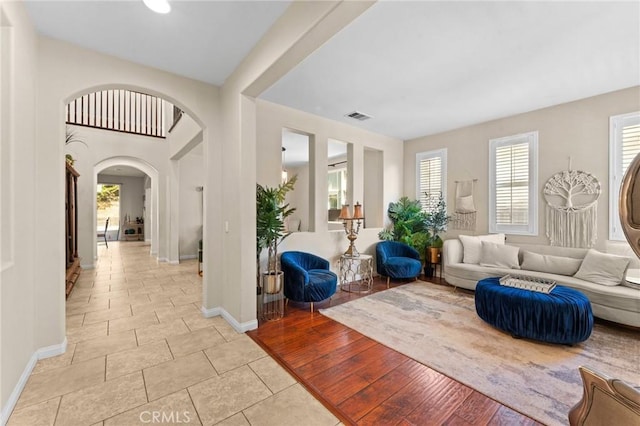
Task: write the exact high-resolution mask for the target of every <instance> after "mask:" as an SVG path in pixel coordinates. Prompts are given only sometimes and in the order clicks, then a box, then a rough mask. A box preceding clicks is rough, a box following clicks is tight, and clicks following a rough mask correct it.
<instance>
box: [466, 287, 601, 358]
mask: <svg viewBox="0 0 640 426" xmlns="http://www.w3.org/2000/svg"><path fill="white" fill-rule="evenodd" d="M475 301H476V312H477V313H478V316H479V317H480V318H482V319H483V320H484V321H486V322H488V323H489V324H491V325H492V326H494V327H496V328H498V329H500V330H503V331H506V332H507V333H510V334H511V335H512V336H514V337H518V338H527V339H534V340H540V341H543V342H548V343H559V344H565V345H573V344H575V343H579V342H582V341H584V340H587V339H588V338H589V336H590V335H591V331H592V329H593V314H592V312H591V303H590V302H589V299H587V296H585V295H584V294H582V293H580V292H579V291H576V290H573V289H570V288H568V287H563V286H560V285H556V287H555V288H554V289H553V290H551V292H550V293H548V294H547V293H540V292H536V291H530V290H522V289H519V288H514V287H507V286H502V285H500V282H499V278H485V279H483V280H481V281H478V284H477V285H476V294H475Z"/></svg>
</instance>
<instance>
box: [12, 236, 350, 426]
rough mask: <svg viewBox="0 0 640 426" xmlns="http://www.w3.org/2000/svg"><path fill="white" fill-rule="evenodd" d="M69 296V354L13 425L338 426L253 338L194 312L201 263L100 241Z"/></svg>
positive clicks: (44, 374) (39, 383)
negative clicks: (90, 266)
mask: <svg viewBox="0 0 640 426" xmlns="http://www.w3.org/2000/svg"><path fill="white" fill-rule="evenodd" d="M98 252H99V260H98V262H97V267H96V269H95V270H84V271H83V272H82V274H81V275H80V278H79V279H78V282H77V283H76V287H75V289H74V290H73V292H72V293H71V296H70V297H69V299H68V300H67V340H68V347H67V352H66V353H65V354H63V355H60V356H57V357H53V358H48V359H44V360H40V361H38V363H37V365H36V367H35V368H34V370H33V372H32V374H31V376H30V377H29V380H28V382H27V384H26V386H25V388H24V390H23V392H22V395H21V396H20V399H19V400H18V403H17V404H16V407H15V409H14V411H13V414H12V415H11V417H10V419H9V423H8V424H9V425H10V426H15V425H25V426H35V425H72V426H76V425H104V426H111V425H114V426H126V425H140V424H172V423H174V424H197V425H199V424H203V425H213V424H220V425H301V424H304V425H336V424H339V421H338V419H337V418H336V417H334V416H333V415H332V414H331V413H330V412H329V411H328V410H327V409H326V408H325V407H324V406H323V405H322V404H321V403H320V402H318V401H317V400H316V399H314V398H313V397H312V396H311V395H310V394H309V393H308V392H307V391H306V390H305V389H304V388H303V387H302V386H301V385H300V384H298V383H296V381H295V380H294V379H293V378H292V377H291V376H290V375H289V374H288V373H287V372H286V371H285V370H284V369H283V368H282V367H280V365H278V364H277V363H276V362H275V361H274V360H273V359H271V358H270V357H269V356H268V355H267V354H266V353H265V352H264V351H263V350H262V349H261V348H260V347H259V346H258V345H256V344H255V343H254V342H253V340H251V339H250V338H249V337H247V336H246V335H245V334H240V333H237V332H236V331H235V330H234V329H233V328H232V327H231V326H230V325H229V324H228V323H227V322H226V321H225V320H224V319H222V318H221V317H215V318H204V317H203V316H202V315H201V313H200V306H201V301H202V279H201V278H200V277H199V276H198V274H197V264H196V261H195V260H193V261H186V262H183V263H181V264H180V265H168V264H162V263H161V264H158V263H157V262H156V261H155V260H154V259H152V257H151V256H150V255H149V246H148V245H145V244H144V243H141V242H121V243H116V242H114V243H110V244H109V248H106V247H105V246H99V250H98Z"/></svg>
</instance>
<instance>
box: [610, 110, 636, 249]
mask: <svg viewBox="0 0 640 426" xmlns="http://www.w3.org/2000/svg"><path fill="white" fill-rule="evenodd" d="M625 121H632V122H637V123H638V124H640V111H634V112H629V113H626V114H619V115H612V116H611V117H609V240H611V241H621V242H626V241H627V239H626V237H625V235H624V231H623V230H622V225H621V224H620V205H619V199H620V186H621V185H622V179H623V178H624V173H623V171H622V128H623V127H624V123H625ZM632 125H633V123H632Z"/></svg>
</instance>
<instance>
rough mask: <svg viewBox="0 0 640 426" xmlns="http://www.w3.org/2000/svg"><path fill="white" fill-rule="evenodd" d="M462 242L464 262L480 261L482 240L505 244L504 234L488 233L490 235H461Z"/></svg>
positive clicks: (475, 262) (476, 262)
mask: <svg viewBox="0 0 640 426" xmlns="http://www.w3.org/2000/svg"><path fill="white" fill-rule="evenodd" d="M458 238H460V242H461V243H462V249H463V251H462V262H463V263H474V264H476V265H477V264H478V263H480V253H481V252H482V241H488V242H491V243H496V244H504V234H488V235H477V236H474V235H460V236H458Z"/></svg>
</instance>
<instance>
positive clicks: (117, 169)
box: [100, 166, 146, 177]
mask: <svg viewBox="0 0 640 426" xmlns="http://www.w3.org/2000/svg"><path fill="white" fill-rule="evenodd" d="M100 175H107V176H129V177H144V176H146V174H145V173H144V172H142V171H141V170H138V169H136V168H135V167H130V166H113V167H107V168H106V169H104V170H102V171H101V172H100Z"/></svg>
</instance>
